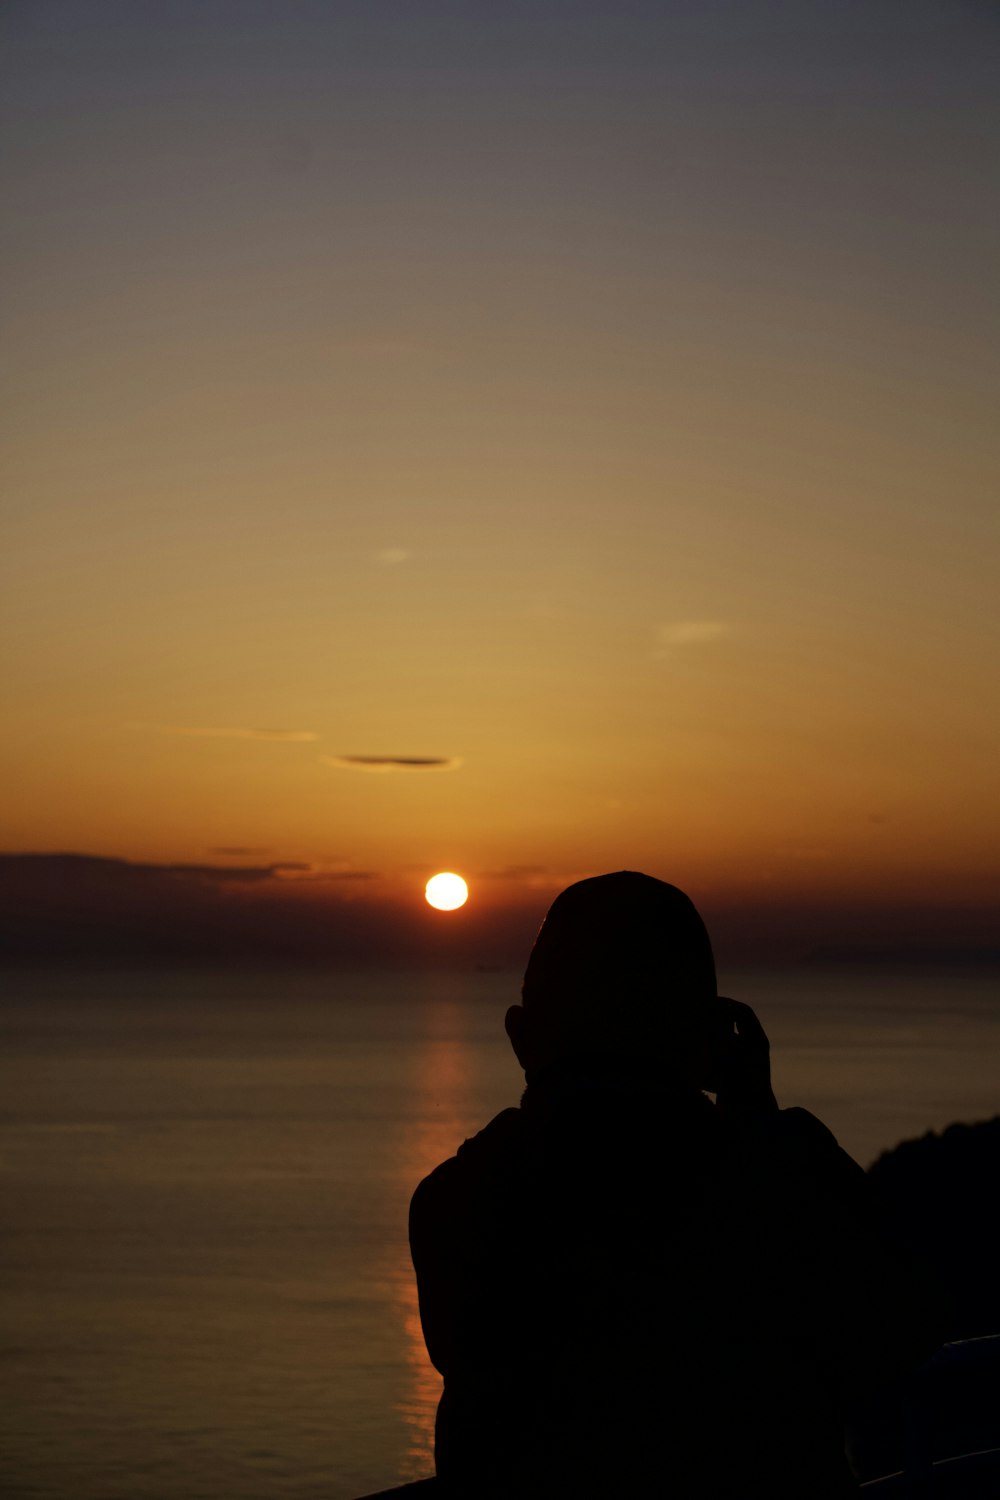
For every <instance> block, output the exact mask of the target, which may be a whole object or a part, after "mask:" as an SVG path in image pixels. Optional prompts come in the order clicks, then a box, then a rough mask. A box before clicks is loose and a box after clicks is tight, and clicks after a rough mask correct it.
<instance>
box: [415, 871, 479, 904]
mask: <svg viewBox="0 0 1000 1500" xmlns="http://www.w3.org/2000/svg"><path fill="white" fill-rule="evenodd" d="M424 896H425V897H426V899H427V903H428V905H429V906H434V907H436V908H437V910H438V911H457V910H458V908H459V907H460V906H464V905H465V903H466V901H468V899H469V887H468V886H467V885H466V883H465V881H464V880H463V879H462V877H461V875H455V874H453V873H452V871H450V870H442V871H441V873H440V874H439V875H432V876H431V878H430V880H428V882H427V884H426V886H425V887H424Z"/></svg>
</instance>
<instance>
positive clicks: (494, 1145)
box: [410, 1109, 523, 1220]
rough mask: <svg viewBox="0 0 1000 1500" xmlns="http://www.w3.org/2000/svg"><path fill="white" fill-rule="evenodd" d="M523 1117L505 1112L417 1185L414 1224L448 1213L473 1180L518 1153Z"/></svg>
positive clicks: (515, 1111) (516, 1111) (412, 1208)
mask: <svg viewBox="0 0 1000 1500" xmlns="http://www.w3.org/2000/svg"><path fill="white" fill-rule="evenodd" d="M522 1129H523V1116H522V1114H521V1111H520V1110H519V1109H504V1110H501V1111H500V1113H499V1114H498V1115H496V1116H495V1117H494V1118H493V1119H492V1120H491V1121H490V1122H489V1124H488V1125H484V1126H483V1128H482V1130H480V1131H478V1132H477V1133H476V1134H475V1135H474V1136H470V1137H469V1139H468V1140H466V1141H463V1142H462V1144H461V1145H460V1146H459V1148H458V1150H457V1152H456V1153H455V1155H454V1156H449V1157H448V1159H447V1161H443V1162H441V1164H440V1166H437V1167H435V1168H434V1170H433V1172H429V1173H428V1174H427V1176H426V1177H425V1178H423V1180H422V1181H421V1182H419V1183H418V1184H417V1188H416V1191H415V1192H414V1194H413V1198H412V1200H411V1203H410V1217H411V1220H412V1219H413V1218H414V1217H415V1216H416V1217H421V1216H423V1215H426V1214H432V1213H436V1212H438V1211H440V1210H442V1209H446V1208H447V1207H448V1205H450V1204H451V1203H452V1202H453V1201H454V1199H455V1197H456V1196H457V1195H459V1194H461V1193H463V1192H464V1191H465V1189H466V1187H467V1185H468V1183H469V1181H470V1179H473V1178H480V1177H481V1176H482V1175H483V1173H484V1172H488V1171H490V1170H494V1171H495V1170H497V1169H500V1168H501V1167H503V1166H504V1165H505V1164H506V1163H508V1162H509V1161H510V1160H511V1158H512V1156H514V1155H515V1154H516V1153H517V1150H518V1148H519V1145H520V1142H521V1136H522Z"/></svg>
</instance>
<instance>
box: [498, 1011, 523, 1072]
mask: <svg viewBox="0 0 1000 1500" xmlns="http://www.w3.org/2000/svg"><path fill="white" fill-rule="evenodd" d="M503 1024H504V1030H505V1031H506V1033H507V1035H508V1037H509V1038H510V1045H511V1046H512V1047H513V1049H514V1056H515V1057H516V1058H517V1060H518V1062H519V1063H520V1064H521V1067H522V1068H527V1066H528V1063H527V1054H528V1045H527V1044H528V1036H527V1016H526V1015H525V1014H524V1006H523V1005H512V1006H511V1007H510V1009H509V1010H508V1011H507V1014H506V1015H505V1016H504V1018H503Z"/></svg>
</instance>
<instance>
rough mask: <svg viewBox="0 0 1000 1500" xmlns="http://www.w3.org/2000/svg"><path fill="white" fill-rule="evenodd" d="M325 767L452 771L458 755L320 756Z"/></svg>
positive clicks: (458, 761)
mask: <svg viewBox="0 0 1000 1500" xmlns="http://www.w3.org/2000/svg"><path fill="white" fill-rule="evenodd" d="M320 760H321V761H322V762H323V764H324V765H325V766H335V767H336V768H337V769H338V770H341V771H454V770H456V769H457V768H458V767H459V766H460V765H461V764H462V757H461V756H460V755H321V756H320Z"/></svg>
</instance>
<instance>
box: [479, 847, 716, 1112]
mask: <svg viewBox="0 0 1000 1500" xmlns="http://www.w3.org/2000/svg"><path fill="white" fill-rule="evenodd" d="M521 998H522V1001H523V1004H522V1005H512V1006H511V1008H510V1010H509V1011H508V1012H507V1019H506V1027H507V1035H508V1036H509V1037H510V1041H511V1045H512V1046H513V1048H514V1051H515V1053H516V1055H517V1058H518V1061H519V1062H520V1063H521V1066H522V1067H523V1068H524V1069H525V1072H527V1073H529V1074H531V1073H532V1072H534V1073H538V1072H541V1071H543V1070H544V1069H546V1068H548V1067H550V1066H552V1065H553V1064H567V1063H568V1064H572V1063H574V1062H580V1063H582V1062H586V1063H587V1064H589V1065H591V1066H593V1065H594V1064H597V1065H598V1066H605V1067H615V1066H618V1067H625V1068H641V1069H643V1070H646V1071H650V1070H652V1071H656V1072H659V1073H661V1074H663V1075H665V1076H673V1077H676V1078H677V1079H678V1081H680V1080H686V1081H688V1082H691V1083H695V1084H697V1086H699V1087H701V1088H707V1089H712V1088H714V1086H715V1084H714V1080H713V1079H712V1077H711V1063H710V1061H709V1054H710V1046H711V1031H712V1027H713V1025H714V1024H715V1022H716V1010H717V1006H716V1004H715V1002H716V987H715V963H714V961H713V958H712V945H711V943H710V942H709V939H708V933H707V932H706V931H705V926H704V923H703V922H702V920H701V918H700V917H699V915H698V913H697V911H696V910H695V908H694V905H693V904H692V902H691V901H690V899H689V898H688V897H687V896H686V895H685V894H684V892H683V891H679V890H678V889H677V887H676V886H672V885H667V884H666V882H665V881H662V880H654V879H653V878H652V876H649V875H640V874H637V873H636V872H635V871H634V870H620V871H618V872H617V874H613V875H597V876H595V877H594V878H593V879H590V880H581V881H578V882H577V883H576V884H575V885H571V886H568V887H567V889H566V890H564V891H563V892H562V893H561V894H560V895H559V896H557V897H556V899H555V901H554V902H553V903H552V906H551V907H550V909H549V913H548V915H547V916H546V918H545V921H544V922H543V923H542V927H541V930H540V932H539V934H538V937H537V939H536V941H535V946H534V948H533V949H532V951H531V957H530V958H529V960H528V967H527V969H526V971H525V975H524V985H523V988H522V991H521Z"/></svg>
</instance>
